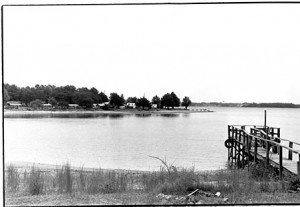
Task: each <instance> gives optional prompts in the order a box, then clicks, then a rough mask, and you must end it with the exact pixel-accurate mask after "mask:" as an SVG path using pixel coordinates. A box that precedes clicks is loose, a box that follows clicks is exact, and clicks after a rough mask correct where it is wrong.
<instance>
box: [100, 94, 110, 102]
mask: <svg viewBox="0 0 300 207" xmlns="http://www.w3.org/2000/svg"><path fill="white" fill-rule="evenodd" d="M99 97H100V103H103V102H108V97H107V95H105V93H103V92H100V93H99Z"/></svg>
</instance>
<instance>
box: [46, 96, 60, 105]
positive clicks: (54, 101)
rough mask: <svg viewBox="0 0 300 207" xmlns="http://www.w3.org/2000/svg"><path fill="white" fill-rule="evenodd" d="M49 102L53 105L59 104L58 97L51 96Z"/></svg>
mask: <svg viewBox="0 0 300 207" xmlns="http://www.w3.org/2000/svg"><path fill="white" fill-rule="evenodd" d="M48 103H49V104H51V105H52V106H57V104H58V102H57V101H56V99H55V98H53V97H50V98H49V99H48Z"/></svg>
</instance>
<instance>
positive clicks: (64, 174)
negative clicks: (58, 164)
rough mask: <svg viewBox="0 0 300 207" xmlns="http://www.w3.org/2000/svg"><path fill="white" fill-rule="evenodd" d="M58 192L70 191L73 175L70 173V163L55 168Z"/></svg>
mask: <svg viewBox="0 0 300 207" xmlns="http://www.w3.org/2000/svg"><path fill="white" fill-rule="evenodd" d="M55 180H56V182H57V184H55V185H56V186H58V191H59V192H60V193H72V190H73V177H72V175H71V165H70V164H69V163H66V164H64V165H63V166H62V168H61V169H57V170H56V178H55Z"/></svg>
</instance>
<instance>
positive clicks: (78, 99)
mask: <svg viewBox="0 0 300 207" xmlns="http://www.w3.org/2000/svg"><path fill="white" fill-rule="evenodd" d="M74 103H76V104H78V105H79V106H81V107H83V108H92V107H93V103H94V100H93V98H92V96H91V93H90V92H89V91H86V90H80V91H77V92H76V93H75V95H74Z"/></svg>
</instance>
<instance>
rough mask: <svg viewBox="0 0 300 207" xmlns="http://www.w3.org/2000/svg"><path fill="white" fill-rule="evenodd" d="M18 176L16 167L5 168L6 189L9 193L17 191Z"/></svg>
mask: <svg viewBox="0 0 300 207" xmlns="http://www.w3.org/2000/svg"><path fill="white" fill-rule="evenodd" d="M19 183H20V175H19V173H18V170H17V169H16V167H15V166H14V165H12V164H10V165H9V166H8V167H7V182H6V189H7V190H8V191H10V192H16V191H17V190H18V189H19Z"/></svg>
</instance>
